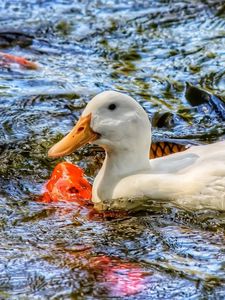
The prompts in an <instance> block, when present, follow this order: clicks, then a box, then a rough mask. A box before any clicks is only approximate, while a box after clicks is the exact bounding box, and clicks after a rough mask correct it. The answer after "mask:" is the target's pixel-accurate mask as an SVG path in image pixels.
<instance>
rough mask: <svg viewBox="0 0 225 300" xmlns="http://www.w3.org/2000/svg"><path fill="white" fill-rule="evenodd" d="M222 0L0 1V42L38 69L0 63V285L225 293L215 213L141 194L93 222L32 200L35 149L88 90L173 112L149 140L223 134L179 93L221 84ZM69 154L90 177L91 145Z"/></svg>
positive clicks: (220, 222) (26, 289) (37, 186)
mask: <svg viewBox="0 0 225 300" xmlns="http://www.w3.org/2000/svg"><path fill="white" fill-rule="evenodd" d="M223 2H224V1H219V0H214V1H211V0H208V1H200V0H198V1H162V0H161V1H160V0H157V1H138V0H137V1H130V2H127V1H123V0H121V1H82V2H80V1H75V0H74V1H66V0H57V1H52V0H45V1H8V0H4V1H1V3H0V10H1V12H2V14H1V17H0V25H1V30H0V51H5V52H9V53H13V54H15V55H18V56H24V57H26V58H27V59H30V60H33V61H37V62H38V63H39V65H40V70H38V71H36V70H25V69H22V68H20V67H18V66H15V65H13V66H11V67H9V68H5V67H4V66H2V68H1V69H0V78H1V83H0V96H1V100H0V132H1V139H0V162H1V163H0V186H1V190H0V212H1V213H0V238H1V245H0V256H1V260H0V298H2V299H12V298H17V299H18V298H21V299H22V298H23V299H24V298H28V299H40V298H41V299H43V298H46V299H47V298H50V297H51V299H62V298H63V299H101V298H102V299H106V298H109V297H117V296H121V297H123V298H127V299H156V298H160V299H165V298H166V299H188V298H191V299H200V298H205V299H215V298H217V299H220V298H221V299H222V298H224V297H225V287H224V284H225V283H224V277H225V272H224V253H225V248H224V247H225V243H224V224H225V218H224V214H221V213H217V212H198V213H188V212H184V211H182V210H179V209H177V208H173V207H165V206H160V205H155V206H154V205H153V207H152V210H151V211H148V212H146V213H139V214H138V215H137V214H136V215H133V216H129V217H121V218H120V219H117V220H111V221H107V220H104V221H103V220H95V219H93V220H90V218H89V217H88V215H87V212H86V211H85V210H82V209H78V207H77V206H76V205H75V204H72V203H59V204H54V203H49V204H46V203H45V204H44V203H38V202H37V201H35V196H36V195H38V194H39V193H40V191H41V187H42V185H43V183H44V182H45V180H46V179H47V178H48V177H49V175H50V173H51V170H52V169H53V167H54V166H55V165H56V161H51V160H49V159H48V158H47V157H46V151H47V149H49V148H50V146H51V145H52V144H53V143H54V142H55V141H56V140H58V139H59V138H60V137H61V136H62V135H63V134H65V133H66V132H67V131H68V130H69V129H70V128H71V126H72V125H73V124H74V122H75V120H77V118H78V117H79V115H80V113H81V111H82V109H83V108H84V107H85V105H86V103H87V102H88V101H89V100H90V98H91V97H92V96H93V95H95V94H96V93H97V92H99V91H102V90H106V89H116V90H119V91H125V92H128V93H129V94H130V95H132V96H133V97H134V98H136V99H137V100H138V101H140V103H141V104H142V105H143V107H144V108H145V109H146V110H147V111H148V112H149V115H150V117H152V116H153V114H155V112H160V113H162V114H163V113H167V114H168V115H172V116H175V122H173V123H169V124H170V126H168V128H167V129H166V128H165V127H163V128H155V129H154V132H153V134H154V139H155V140H157V139H159V140H161V139H164V138H169V137H177V138H186V137H188V138H190V139H191V140H195V141H199V140H202V141H208V140H217V139H222V138H223V135H224V129H225V127H224V122H221V119H220V118H219V117H215V116H213V117H210V115H209V114H207V113H205V112H204V111H202V110H201V109H197V108H193V107H191V106H190V104H189V103H188V101H187V100H186V98H185V96H184V95H185V93H184V92H185V86H186V82H188V83H191V84H193V85H199V86H202V87H203V88H204V89H206V90H208V91H209V92H211V93H212V94H216V95H218V96H220V97H221V98H222V99H224V97H225V94H224V90H225V75H224V74H225V73H224V63H225V55H224V46H225V35H224V28H225V27H224V26H225V19H224V16H225V13H224V11H225V10H224V3H223ZM12 29H13V30H12ZM91 154H92V155H91ZM68 161H73V162H76V163H77V164H79V165H80V166H81V167H83V168H84V169H85V172H86V174H87V176H88V178H89V180H91V181H92V180H93V177H94V176H95V173H96V170H97V169H98V168H99V161H98V160H97V159H96V158H95V156H94V155H93V153H92V152H91V151H90V149H86V150H82V151H80V152H77V153H75V154H73V155H72V156H70V157H69V158H68Z"/></svg>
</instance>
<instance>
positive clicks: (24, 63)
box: [0, 52, 38, 70]
mask: <svg viewBox="0 0 225 300" xmlns="http://www.w3.org/2000/svg"><path fill="white" fill-rule="evenodd" d="M0 59H2V60H3V65H4V64H5V65H6V66H7V65H8V64H10V63H17V64H18V65H20V66H21V67H23V68H26V69H34V70H36V69H38V65H37V64H36V63H35V62H32V61H29V60H27V59H25V58H23V57H20V56H15V55H13V54H9V53H5V52H0Z"/></svg>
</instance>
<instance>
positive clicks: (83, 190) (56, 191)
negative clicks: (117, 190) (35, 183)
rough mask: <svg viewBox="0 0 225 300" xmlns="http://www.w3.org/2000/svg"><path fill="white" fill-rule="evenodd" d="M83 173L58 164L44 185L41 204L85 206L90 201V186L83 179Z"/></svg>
mask: <svg viewBox="0 0 225 300" xmlns="http://www.w3.org/2000/svg"><path fill="white" fill-rule="evenodd" d="M83 175H84V172H83V170H82V169H80V168H79V167H77V166H75V165H73V164H71V163H68V162H62V163H59V164H58V165H57V166H56V167H55V169H54V170H53V172H52V175H51V177H50V179H49V180H48V181H47V183H46V184H45V188H44V190H45V191H44V194H43V195H42V196H41V197H40V198H39V201H41V202H46V203H49V202H59V201H68V202H75V203H77V204H80V205H87V204H88V203H89V200H90V199H91V190H92V186H91V184H90V183H89V182H88V181H87V180H86V179H85V178H84V177H83Z"/></svg>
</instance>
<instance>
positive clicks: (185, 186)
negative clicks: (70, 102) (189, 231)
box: [49, 91, 225, 210]
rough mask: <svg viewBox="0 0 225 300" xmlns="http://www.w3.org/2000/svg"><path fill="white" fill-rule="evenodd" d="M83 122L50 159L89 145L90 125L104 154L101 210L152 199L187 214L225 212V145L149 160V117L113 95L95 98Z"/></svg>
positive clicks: (97, 186)
mask: <svg viewBox="0 0 225 300" xmlns="http://www.w3.org/2000/svg"><path fill="white" fill-rule="evenodd" d="M87 118H89V119H88V121H86V119H87ZM81 119H82V121H79V122H78V124H77V125H76V126H75V128H74V129H73V130H72V132H71V133H69V134H68V135H67V136H66V137H65V138H64V139H63V140H62V141H60V142H59V143H57V144H56V145H55V146H53V147H52V149H50V151H49V155H50V156H51V157H58V156H62V155H65V154H68V153H71V152H72V151H73V150H74V149H76V148H77V145H78V147H80V145H81V144H82V143H83V144H84V143H86V142H87V138H84V137H82V138H81V133H82V132H81V131H83V132H85V130H86V127H85V126H84V125H83V120H85V122H87V124H86V126H87V127H89V131H90V133H89V135H90V138H89V140H91V142H93V143H95V144H97V145H99V146H101V147H103V148H104V149H105V152H106V157H105V160H104V163H103V165H102V168H101V170H100V171H99V173H98V175H97V177H96V178H95V181H94V185H93V191H92V201H93V202H94V204H95V206H96V208H97V209H99V210H106V209H113V210H114V209H125V210H132V209H142V208H143V207H146V206H147V205H148V200H149V199H150V200H162V201H166V202H172V203H175V204H177V205H179V206H181V207H184V208H187V209H194V210H197V209H216V210H225V141H222V142H218V143H214V144H211V145H203V146H194V147H191V148H190V149H188V150H186V151H184V152H181V153H175V154H171V155H169V156H165V157H161V158H156V159H154V160H149V149H150V146H151V139H150V138H149V139H148V138H146V137H148V136H150V134H151V124H150V121H149V119H148V116H147V114H146V113H145V111H144V110H143V108H142V107H141V106H140V105H139V104H138V103H137V102H136V101H135V100H134V99H133V98H131V97H129V96H127V95H124V94H121V93H118V92H113V91H110V92H103V93H101V94H99V95H97V96H96V97H94V98H93V99H92V100H91V101H90V102H89V103H88V105H87V107H86V108H85V110H84V112H83V114H82V118H81ZM81 123H82V124H81ZM80 124H81V125H80ZM85 135H87V134H86V133H85ZM74 137H75V140H76V141H75V140H74ZM77 137H78V140H79V141H78V140H77ZM82 139H83V140H82ZM71 145H72V146H71Z"/></svg>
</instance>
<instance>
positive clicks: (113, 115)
mask: <svg viewBox="0 0 225 300" xmlns="http://www.w3.org/2000/svg"><path fill="white" fill-rule="evenodd" d="M150 132H151V124H150V122H149V119H148V115H147V114H146V112H145V111H144V109H143V108H142V107H141V106H140V105H139V104H138V103H137V102H136V101H135V100H134V99H133V98H131V97H130V96H128V95H125V94H122V93H119V92H115V91H106V92H103V93H100V94H98V95H97V96H95V97H94V98H93V99H92V100H91V101H90V102H89V103H88V105H87V106H86V108H85V109H84V111H83V113H82V116H81V117H80V119H79V120H78V122H77V124H76V125H75V127H74V128H73V129H72V130H71V132H70V133H69V134H68V135H66V136H65V137H64V138H63V139H62V140H61V141H59V142H58V143H57V144H55V145H54V146H53V147H52V148H51V149H50V150H49V152H48V156H49V157H52V158H56V157H61V156H65V155H68V154H70V153H72V152H73V151H75V150H77V149H78V148H80V147H82V146H83V145H85V144H87V143H94V144H96V145H99V146H101V147H103V148H104V149H105V150H106V151H107V152H111V151H120V152H121V151H123V150H124V151H135V150H136V148H141V149H142V153H143V149H146V153H147V155H148V152H149V148H150V137H149V139H148V138H146V137H148V136H149V135H150Z"/></svg>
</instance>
